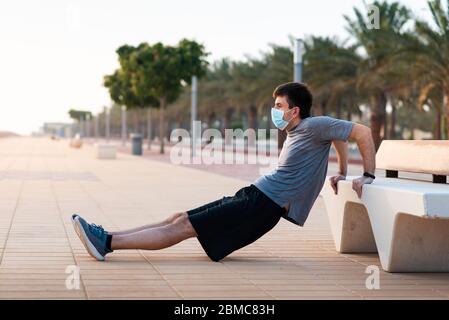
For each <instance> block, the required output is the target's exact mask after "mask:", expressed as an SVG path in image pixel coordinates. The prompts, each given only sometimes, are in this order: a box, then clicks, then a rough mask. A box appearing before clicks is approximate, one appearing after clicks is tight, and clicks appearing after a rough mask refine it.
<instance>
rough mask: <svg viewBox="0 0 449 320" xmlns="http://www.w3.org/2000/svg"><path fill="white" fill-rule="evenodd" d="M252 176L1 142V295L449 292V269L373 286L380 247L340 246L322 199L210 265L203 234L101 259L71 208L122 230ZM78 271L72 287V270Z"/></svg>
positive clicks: (384, 279)
mask: <svg viewBox="0 0 449 320" xmlns="http://www.w3.org/2000/svg"><path fill="white" fill-rule="evenodd" d="M247 184H248V181H245V180H241V179H236V178H232V177H226V176H224V175H218V174H214V173H211V172H207V171H204V170H195V169H192V168H186V167H183V166H174V165H170V164H168V163H164V162H162V161H151V160H149V159H148V158H138V157H132V156H129V155H125V154H120V155H119V157H118V159H116V160H96V159H94V156H93V149H92V147H91V146H88V145H86V146H84V147H83V148H82V149H80V150H75V149H70V148H69V147H68V142H67V141H64V140H60V141H51V140H50V139H47V138H39V139H38V138H35V139H33V138H6V139H0V298H72V299H73V298H75V299H107V298H139V299H140V298H142V299H317V298H318V299H362V298H393V299H401V298H431V299H448V298H449V274H388V273H385V272H381V283H380V285H381V290H367V289H366V287H365V281H366V278H367V274H365V270H366V267H367V266H369V265H377V266H380V263H379V259H378V257H377V255H376V254H364V255H340V254H337V253H336V252H335V249H334V245H333V242H332V239H331V235H330V230H329V225H328V221H327V216H326V213H325V209H324V207H323V202H322V200H321V199H319V200H318V201H317V202H316V205H315V206H314V208H313V212H312V213H311V216H310V219H309V220H308V222H307V224H306V226H305V227H304V228H299V227H297V226H295V225H293V224H291V223H289V222H287V221H285V220H281V222H280V223H279V224H278V225H277V226H276V227H275V229H274V230H272V231H271V232H270V233H268V234H267V235H265V236H264V237H263V238H261V239H259V240H258V241H257V242H255V243H253V244H251V245H250V246H248V247H246V248H243V249H241V250H239V251H237V252H234V253H233V254H231V255H230V256H228V257H227V258H225V259H224V260H222V261H221V262H219V263H215V262H211V261H210V260H209V259H208V258H207V256H206V255H205V254H204V252H203V250H202V248H201V247H200V245H199V243H198V241H197V240H196V239H189V240H187V241H185V242H183V243H181V244H179V245H177V246H174V247H172V248H168V249H165V250H161V251H137V250H130V251H121V252H116V253H113V254H111V255H110V256H108V259H107V261H106V262H97V261H95V260H93V259H91V258H90V257H89V256H88V254H87V253H86V252H85V250H84V248H83V246H82V244H81V242H80V241H79V240H78V238H77V236H76V234H75V232H74V230H73V228H72V225H71V222H70V215H71V214H72V213H74V212H79V213H81V214H82V215H83V216H85V217H86V218H88V219H89V220H91V221H94V222H96V223H98V224H102V225H103V226H104V227H105V228H106V229H111V230H117V229H119V228H127V227H132V226H136V225H140V224H145V223H151V222H154V221H158V220H161V219H163V218H165V217H166V216H167V215H168V214H170V213H173V212H179V211H183V210H187V209H190V208H193V207H196V206H198V205H201V204H203V203H205V202H208V201H212V200H215V199H217V198H220V197H222V196H223V195H226V194H227V195H232V194H234V193H235V191H236V190H237V189H239V188H240V187H243V186H246V185H247ZM72 265H75V266H78V267H79V268H80V274H81V283H80V288H79V290H68V289H67V287H66V279H67V277H68V276H69V274H67V273H66V268H67V267H68V266H72Z"/></svg>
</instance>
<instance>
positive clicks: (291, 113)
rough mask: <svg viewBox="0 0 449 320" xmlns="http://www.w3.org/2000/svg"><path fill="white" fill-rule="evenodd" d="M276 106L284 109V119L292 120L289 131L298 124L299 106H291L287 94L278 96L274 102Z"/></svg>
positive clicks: (288, 127)
mask: <svg viewBox="0 0 449 320" xmlns="http://www.w3.org/2000/svg"><path fill="white" fill-rule="evenodd" d="M274 107H275V108H276V109H278V110H282V111H284V117H283V119H284V120H285V121H290V123H289V125H288V126H287V128H286V130H287V131H288V130H289V129H290V128H293V127H294V126H296V125H297V124H298V121H299V107H293V108H292V109H290V108H289V105H288V101H287V97H286V96H278V97H276V100H275V102H274Z"/></svg>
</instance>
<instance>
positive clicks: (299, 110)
mask: <svg viewBox="0 0 449 320" xmlns="http://www.w3.org/2000/svg"><path fill="white" fill-rule="evenodd" d="M298 118H300V119H301V107H299V106H298Z"/></svg>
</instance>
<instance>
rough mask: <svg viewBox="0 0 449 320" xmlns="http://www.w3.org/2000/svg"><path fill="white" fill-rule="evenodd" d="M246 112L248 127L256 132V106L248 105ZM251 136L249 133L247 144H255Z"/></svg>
mask: <svg viewBox="0 0 449 320" xmlns="http://www.w3.org/2000/svg"><path fill="white" fill-rule="evenodd" d="M247 114H248V129H253V130H254V131H255V132H257V127H258V124H257V108H256V106H254V105H250V106H249V110H248V112H247ZM256 134H257V133H256ZM253 138H254V137H253V136H252V135H249V137H248V145H249V146H254V145H256V141H255V140H254V139H253Z"/></svg>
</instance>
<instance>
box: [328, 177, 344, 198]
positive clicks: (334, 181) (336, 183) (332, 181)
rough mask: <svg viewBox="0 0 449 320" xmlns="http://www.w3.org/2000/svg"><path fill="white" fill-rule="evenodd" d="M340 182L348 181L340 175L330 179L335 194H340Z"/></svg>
mask: <svg viewBox="0 0 449 320" xmlns="http://www.w3.org/2000/svg"><path fill="white" fill-rule="evenodd" d="M340 180H346V176H343V175H338V176H333V177H330V178H329V181H330V183H331V187H332V189H334V192H335V194H337V193H338V181H340Z"/></svg>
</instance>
